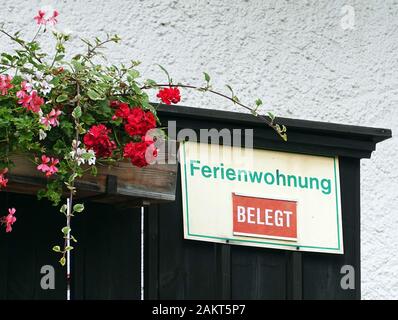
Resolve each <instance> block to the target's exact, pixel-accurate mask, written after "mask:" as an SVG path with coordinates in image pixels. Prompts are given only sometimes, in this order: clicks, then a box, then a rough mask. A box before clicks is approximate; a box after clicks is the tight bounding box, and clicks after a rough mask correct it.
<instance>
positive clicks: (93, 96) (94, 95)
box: [87, 89, 103, 101]
mask: <svg viewBox="0 0 398 320" xmlns="http://www.w3.org/2000/svg"><path fill="white" fill-rule="evenodd" d="M87 95H88V97H89V98H90V99H91V100H94V101H97V100H103V97H102V96H101V95H100V94H99V93H98V92H97V91H95V90H93V89H88V91H87Z"/></svg>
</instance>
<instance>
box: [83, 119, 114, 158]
mask: <svg viewBox="0 0 398 320" xmlns="http://www.w3.org/2000/svg"><path fill="white" fill-rule="evenodd" d="M110 132H111V130H110V129H108V128H107V127H105V126H104V125H103V124H99V125H97V126H92V127H91V128H90V130H89V131H88V133H86V135H85V136H84V138H83V142H84V144H85V145H86V147H87V149H92V150H94V152H95V155H96V156H97V157H98V158H100V157H103V158H107V157H110V156H112V152H113V150H115V149H116V143H115V142H114V141H111V140H110V138H109V136H108V134H109V133H110Z"/></svg>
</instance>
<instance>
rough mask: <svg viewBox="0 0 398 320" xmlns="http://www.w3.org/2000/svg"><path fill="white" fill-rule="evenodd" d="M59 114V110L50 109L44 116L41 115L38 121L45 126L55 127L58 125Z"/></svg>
mask: <svg viewBox="0 0 398 320" xmlns="http://www.w3.org/2000/svg"><path fill="white" fill-rule="evenodd" d="M60 115H61V111H59V110H55V109H52V110H51V112H50V113H49V114H48V115H46V116H45V117H41V119H40V123H42V124H44V125H45V126H46V127H49V126H52V127H57V126H59V121H58V117H59V116H60Z"/></svg>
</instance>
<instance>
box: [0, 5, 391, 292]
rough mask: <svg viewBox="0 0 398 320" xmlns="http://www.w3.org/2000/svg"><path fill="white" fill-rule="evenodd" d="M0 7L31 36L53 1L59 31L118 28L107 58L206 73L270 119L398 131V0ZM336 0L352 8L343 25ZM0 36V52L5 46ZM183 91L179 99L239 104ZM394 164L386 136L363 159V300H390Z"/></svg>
mask: <svg viewBox="0 0 398 320" xmlns="http://www.w3.org/2000/svg"><path fill="white" fill-rule="evenodd" d="M4 2H5V3H3V4H2V6H1V8H0V21H4V22H5V24H6V26H7V28H8V29H10V30H15V29H23V30H24V31H26V33H28V34H33V33H34V30H35V25H34V21H33V20H32V17H33V15H34V14H35V12H36V9H37V8H39V7H40V6H42V5H44V4H52V5H53V6H54V7H55V8H57V9H58V10H59V12H60V16H59V21H60V23H59V27H60V28H68V29H70V30H73V31H74V34H75V35H76V36H77V37H92V36H96V35H98V33H99V32H103V31H108V32H111V33H118V34H120V35H121V37H122V38H123V40H124V41H123V42H122V45H121V46H111V47H110V48H109V50H108V52H109V53H110V55H111V59H113V61H115V62H118V61H119V62H128V61H129V60H130V59H138V60H140V61H142V66H141V70H142V72H143V73H144V74H145V75H146V77H149V78H154V79H160V78H161V77H163V75H162V74H161V73H160V72H159V71H158V70H157V68H156V67H155V66H154V64H155V63H160V64H162V65H164V66H166V67H167V68H168V70H169V71H170V73H171V74H172V75H173V78H174V79H175V80H177V81H190V82H194V81H196V80H198V79H201V78H202V73H201V72H202V71H207V72H209V73H210V74H211V75H212V78H213V79H214V86H215V87H219V88H221V89H222V88H223V85H224V84H225V83H228V84H230V85H232V86H233V87H234V88H235V89H236V91H237V92H240V94H239V97H240V98H241V100H243V101H249V102H250V101H254V99H255V98H256V97H261V98H262V99H263V101H264V102H265V104H266V105H267V106H269V109H270V110H272V111H274V112H275V113H276V114H277V115H280V116H286V117H292V118H302V119H309V120H320V121H330V122H337V123H346V124H353V125H365V126H374V127H386V128H391V129H392V130H393V134H394V132H397V130H398V108H397V106H398V54H397V52H398V1H394V0H383V1H380V0H356V1H354V0H346V1H343V0H335V1H327V0H323V1H304V0H300V1H298V0H297V1H287V0H285V1H283V0H281V1H263V0H245V1H244V0H229V1H225V0H208V1H205V0H196V1H194V0H185V1H169V0H163V1H155V0H145V1H142V0H141V1H138V0H135V1H128V0H112V1H110V0H108V1H99V0H74V1H73V0H68V1H36V0H14V1H4ZM344 5H350V6H352V8H353V9H354V13H355V20H354V22H355V25H354V27H353V28H350V26H352V25H350V23H351V22H352V21H351V20H349V18H350V17H349V16H348V15H349V13H347V11H345V13H342V11H341V10H342V8H343V6H344ZM348 10H349V9H348ZM347 19H348V20H347ZM347 27H348V28H347ZM4 41H5V40H4V38H1V41H0V51H3V50H4V49H6V48H9V43H8V42H4ZM76 44H78V42H77V40H76ZM182 94H183V101H182V104H184V105H189V106H194V107H203V108H218V109H225V110H239V109H236V108H235V107H233V106H231V105H230V104H229V103H227V102H226V101H224V100H220V99H218V98H215V97H211V96H206V95H200V94H196V93H189V94H188V92H185V91H183V92H182ZM397 159H398V140H397V139H396V138H395V137H393V138H392V139H390V140H389V141H386V142H383V143H381V144H380V145H378V149H377V151H376V152H375V153H374V154H373V157H372V159H371V160H364V161H362V167H361V169H362V172H361V174H362V178H361V182H362V191H361V206H362V225H361V228H362V231H361V236H362V295H363V298H364V299H381V298H383V299H391V298H395V299H398V254H397V253H398V250H397V244H398V212H397V210H396V209H395V208H397V207H398V191H397V190H398V161H397Z"/></svg>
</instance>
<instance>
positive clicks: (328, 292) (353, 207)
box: [303, 158, 360, 299]
mask: <svg viewBox="0 0 398 320" xmlns="http://www.w3.org/2000/svg"><path fill="white" fill-rule="evenodd" d="M339 163H340V183H341V203H342V204H341V205H342V221H343V237H344V254H343V255H338V254H320V253H308V252H305V253H303V298H304V299H358V298H360V252H359V246H360V243H359V241H360V239H359V237H360V234H359V226H360V207H359V183H360V180H359V169H360V168H359V160H357V159H351V158H340V161H339ZM344 265H351V266H353V267H354V269H355V276H356V281H355V286H356V287H355V290H350V289H348V290H343V289H342V288H341V285H340V281H341V278H342V276H343V275H342V274H340V271H341V268H342V267H343V266H344Z"/></svg>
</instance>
